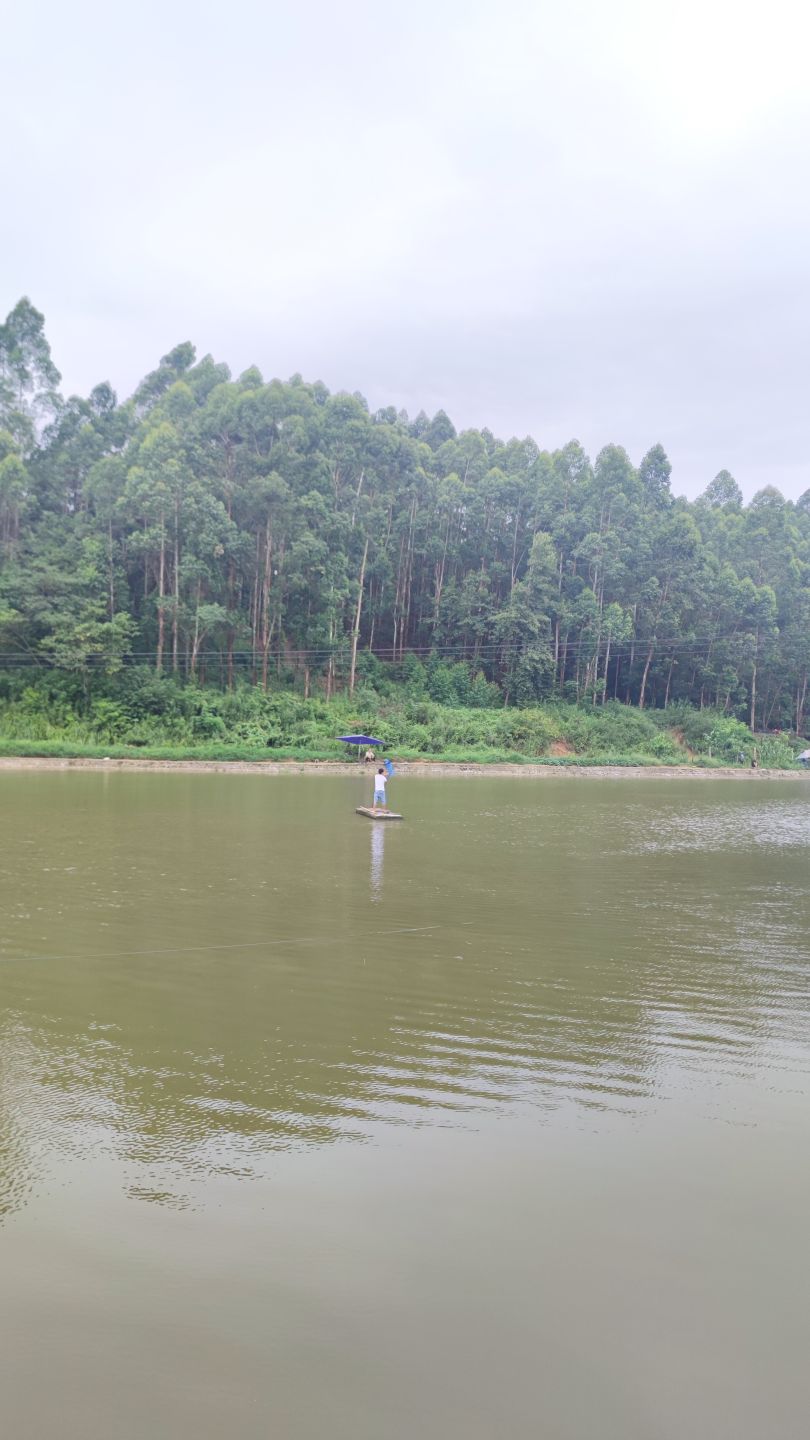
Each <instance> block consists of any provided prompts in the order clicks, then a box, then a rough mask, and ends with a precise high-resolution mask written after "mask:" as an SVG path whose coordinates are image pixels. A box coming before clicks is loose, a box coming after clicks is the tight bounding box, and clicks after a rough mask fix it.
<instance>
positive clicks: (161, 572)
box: [155, 511, 166, 675]
mask: <svg viewBox="0 0 810 1440" xmlns="http://www.w3.org/2000/svg"><path fill="white" fill-rule="evenodd" d="M165 580H166V531H165V528H164V524H163V512H162V511H161V515H160V561H159V564H158V639H157V663H156V665H155V669H156V670H157V673H158V675H159V674H160V672H161V670H162V669H163V637H164V631H165V626H166V616H165V614H164V613H163V588H164V585H165Z"/></svg>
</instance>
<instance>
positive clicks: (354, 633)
mask: <svg viewBox="0 0 810 1440" xmlns="http://www.w3.org/2000/svg"><path fill="white" fill-rule="evenodd" d="M367 559H368V535H367V536H366V543H365V545H364V546H363V559H362V562H361V564H360V579H359V581H358V590H357V606H356V608H355V612H354V626H353V628H352V663H351V669H350V671H349V694H350V695H353V694H354V679H355V672H356V670H357V642H358V640H359V638H360V616H361V615H362V613H363V587H364V585H365V581H366V561H367Z"/></svg>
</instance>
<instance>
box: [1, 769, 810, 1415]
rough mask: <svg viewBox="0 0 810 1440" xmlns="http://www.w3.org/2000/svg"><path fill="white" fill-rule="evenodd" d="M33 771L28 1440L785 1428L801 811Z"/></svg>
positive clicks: (334, 783) (22, 988) (4, 1276)
mask: <svg viewBox="0 0 810 1440" xmlns="http://www.w3.org/2000/svg"><path fill="white" fill-rule="evenodd" d="M367 788H368V787H367V785H366V784H364V782H363V780H358V781H355V780H344V779H326V778H321V777H314V776H313V777H303V778H298V777H288V778H287V777H285V778H281V779H278V778H270V777H259V778H256V777H247V776H246V777H240V776H225V777H220V776H213V775H212V776H208V775H204V776H184V775H176V774H170V775H139V776H132V775H130V776H122V775H117V774H114V775H109V776H107V775H101V774H64V775H54V774H6V775H4V776H2V778H0V803H2V811H3V817H4V822H5V823H4V827H3V841H2V849H1V851H0V875H1V876H2V904H1V906H0V994H1V996H2V1012H1V1018H0V1082H1V1084H2V1090H1V1091H0V1095H1V1099H0V1286H1V1287H2V1289H1V1292H0V1293H1V1295H2V1302H1V1303H0V1371H1V1372H2V1374H0V1381H1V1382H2V1383H0V1418H1V1419H2V1433H3V1435H4V1436H5V1435H7V1436H9V1440H50V1437H52V1436H54V1437H56V1436H59V1437H60V1440H185V1437H190V1440H191V1437H193V1440H208V1437H211V1440H221V1437H223V1436H226V1437H229V1440H254V1437H255V1440H266V1437H273V1440H275V1437H279V1440H344V1437H345V1440H411V1437H414V1436H416V1435H421V1436H425V1437H428V1440H433V1437H437V1440H439V1437H441V1440H456V1437H458V1440H479V1437H480V1440H490V1437H493V1436H499V1437H521V1440H522V1437H524V1436H525V1437H534V1436H538V1437H541V1440H546V1437H548V1440H591V1437H593V1440H614V1437H615V1440H662V1437H664V1440H670V1437H672V1440H683V1437H685V1436H688V1437H690V1440H703V1437H706V1440H709V1437H711V1440H725V1437H728V1440H749V1437H750V1440H766V1437H767V1440H798V1437H801V1436H804V1435H805V1434H806V1433H807V1424H808V1421H807V1416H808V1413H810V1381H809V1380H808V1366H807V1353H808V1340H810V1237H809V1236H808V1231H809V1230H810V785H808V784H806V783H802V782H801V781H797V782H796V783H795V784H794V783H793V782H784V783H779V784H776V785H769V784H767V783H765V782H761V781H755V782H750V783H749V782H739V783H729V782H725V783H723V782H716V781H715V782H712V781H705V782H689V781H674V782H673V781H670V782H661V781H658V782H656V781H654V780H650V781H604V782H603V781H590V780H587V781H580V780H573V781H572V780H568V779H560V780H548V781H542V782H539V783H538V782H531V781H526V782H520V781H518V780H513V779H508V780H506V779H501V780H481V779H462V778H455V779H447V780H435V781H431V780H416V779H411V780H405V779H401V780H398V781H395V782H394V783H393V784H392V786H391V801H392V803H395V804H396V806H397V808H401V809H402V810H403V811H404V812H405V814H406V823H405V824H403V825H399V826H395V825H388V826H383V825H374V824H372V823H370V822H368V821H366V820H364V819H361V818H359V817H356V816H355V815H354V813H353V808H354V805H355V804H356V803H361V802H362V801H363V800H366V799H367V795H366V789H367Z"/></svg>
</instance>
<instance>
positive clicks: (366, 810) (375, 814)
mask: <svg viewBox="0 0 810 1440" xmlns="http://www.w3.org/2000/svg"><path fill="white" fill-rule="evenodd" d="M354 813H355V815H367V816H368V818H369V820H401V819H402V816H401V815H395V814H394V811H393V810H372V809H371V806H370V805H358V806H357V809H356V810H355V812H354Z"/></svg>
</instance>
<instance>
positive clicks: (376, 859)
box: [370, 821, 388, 901]
mask: <svg viewBox="0 0 810 1440" xmlns="http://www.w3.org/2000/svg"><path fill="white" fill-rule="evenodd" d="M387 828H388V827H387V826H386V824H385V822H384V821H383V822H381V823H380V824H379V825H375V824H374V823H373V821H372V823H371V826H370V829H371V898H372V900H375V901H377V900H382V888H383V859H384V856H385V832H386V829H387Z"/></svg>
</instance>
